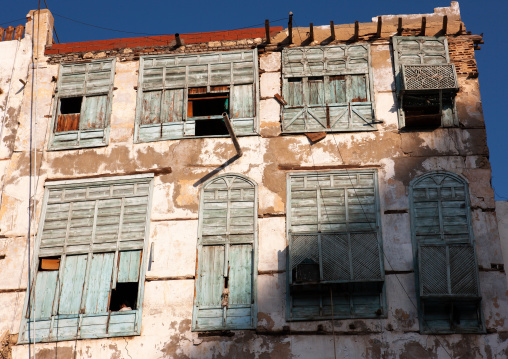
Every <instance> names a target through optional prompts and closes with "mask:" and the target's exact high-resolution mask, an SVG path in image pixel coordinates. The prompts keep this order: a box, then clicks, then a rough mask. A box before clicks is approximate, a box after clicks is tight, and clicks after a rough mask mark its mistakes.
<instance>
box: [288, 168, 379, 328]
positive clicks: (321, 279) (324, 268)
mask: <svg viewBox="0 0 508 359" xmlns="http://www.w3.org/2000/svg"><path fill="white" fill-rule="evenodd" d="M287 227H288V247H289V251H288V253H289V255H288V305H287V317H288V319H289V320H319V319H329V318H332V317H333V318H337V319H338V318H379V317H382V316H385V315H386V304H385V294H384V267H383V254H382V253H383V251H382V241H381V231H380V227H379V200H378V193H377V175H376V172H375V171H370V170H367V171H347V172H346V171H340V172H322V173H295V174H290V175H289V176H288V226H287Z"/></svg>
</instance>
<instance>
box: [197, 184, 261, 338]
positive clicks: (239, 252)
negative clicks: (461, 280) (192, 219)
mask: <svg viewBox="0 0 508 359" xmlns="http://www.w3.org/2000/svg"><path fill="white" fill-rule="evenodd" d="M256 218H257V201H256V187H255V184H254V183H253V182H252V181H250V180H248V179H246V178H244V177H243V176H240V175H225V176H221V177H218V178H216V179H213V180H212V181H210V182H208V183H206V184H205V185H204V187H203V190H202V192H201V204H200V222H199V231H200V237H199V242H198V275H197V279H196V298H195V302H194V314H193V323H192V326H193V329H194V330H217V329H249V328H253V327H254V321H255V320H256V319H255V318H256V287H255V285H256V241H257V229H256V226H257V224H256Z"/></svg>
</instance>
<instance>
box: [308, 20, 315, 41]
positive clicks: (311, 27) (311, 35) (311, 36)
mask: <svg viewBox="0 0 508 359" xmlns="http://www.w3.org/2000/svg"><path fill="white" fill-rule="evenodd" d="M309 40H310V41H314V24H313V23H310V25H309Z"/></svg>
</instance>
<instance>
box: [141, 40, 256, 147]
mask: <svg viewBox="0 0 508 359" xmlns="http://www.w3.org/2000/svg"><path fill="white" fill-rule="evenodd" d="M235 55H238V56H241V57H242V59H243V58H244V57H246V56H252V62H251V61H250V60H247V59H243V60H241V59H233V60H228V58H230V57H231V56H235ZM193 57H196V58H197V60H196V63H190V62H189V61H191V60H189V59H192V58H193ZM207 57H208V58H210V59H211V58H213V57H215V58H217V60H213V59H211V60H210V59H209V60H202V59H205V58H207ZM150 62H151V63H152V64H153V65H149V64H150ZM246 63H249V64H251V65H252V74H253V78H252V80H239V79H236V76H239V75H237V74H236V72H235V71H238V70H236V69H235V66H236V65H235V64H238V65H239V66H240V65H242V64H243V65H245V64H246ZM221 64H224V65H225V66H227V65H228V64H229V65H230V66H231V69H230V76H231V78H230V80H228V81H227V83H222V82H221V83H220V84H219V83H214V80H212V77H213V76H214V75H213V69H212V67H213V66H215V65H221ZM150 66H152V67H150ZM196 66H197V67H199V66H202V67H207V70H205V69H204V70H203V71H204V73H206V72H207V73H208V74H207V81H206V82H205V83H201V84H199V85H196V84H193V83H192V81H194V80H190V79H191V78H193V77H192V76H191V73H190V72H191V68H192V67H196ZM145 67H146V68H145ZM258 68H259V66H258V52H257V49H253V50H243V51H231V52H214V53H200V54H181V55H152V56H142V57H141V58H140V61H139V77H138V85H137V98H136V120H135V126H134V143H144V142H153V141H164V140H172V139H184V138H200V137H228V136H229V134H221V135H205V136H196V135H195V123H196V121H206V120H207V119H221V120H222V116H204V117H187V111H188V103H189V89H191V88H196V87H206V89H207V92H206V93H208V94H212V93H214V91H213V88H214V87H217V86H219V87H220V86H228V88H229V89H228V91H227V92H228V93H229V117H230V119H231V122H232V125H233V129H234V130H235V134H236V135H237V136H252V135H258V134H259V69H258ZM157 69H159V71H160V74H159V75H160V76H161V78H160V80H159V81H158V82H157V83H156V84H148V85H147V84H146V83H145V80H144V79H145V77H146V76H145V75H146V74H145V73H146V72H149V71H152V70H157ZM170 70H171V71H174V72H175V73H176V72H177V71H180V72H181V76H182V78H183V79H180V80H179V81H180V82H175V83H171V82H170V81H171V80H168V78H169V79H170V78H171V76H174V73H170ZM194 75H195V73H194ZM242 86H252V98H251V101H252V109H251V110H252V115H253V116H249V117H239V118H235V116H234V115H233V113H234V112H236V111H237V109H236V107H238V109H239V110H242V108H241V106H240V105H241V102H240V101H237V100H235V97H236V96H238V94H237V93H236V92H235V91H237V90H238V91H241V87H242ZM148 87H149V88H148ZM179 90H181V91H183V92H182V94H181V95H180V96H181V97H182V99H181V101H182V105H181V112H182V113H181V114H180V116H181V121H166V118H168V116H169V113H170V110H169V109H168V108H167V106H165V105H164V103H163V101H164V100H163V99H164V96H165V95H164V94H165V93H166V92H168V91H174V92H175V91H179ZM152 91H153V92H161V96H160V98H161V100H160V101H161V103H160V105H159V110H158V111H159V116H158V118H159V120H158V122H154V123H151V124H143V123H142V116H143V111H144V110H143V106H144V103H143V101H144V100H143V96H144V94H145V93H148V92H152ZM237 105H238V106H237ZM161 118H163V119H164V120H163V121H161Z"/></svg>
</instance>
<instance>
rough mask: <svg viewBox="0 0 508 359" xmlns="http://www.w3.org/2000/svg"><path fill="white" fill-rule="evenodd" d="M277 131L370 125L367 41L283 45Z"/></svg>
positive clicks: (367, 127) (361, 128)
mask: <svg viewBox="0 0 508 359" xmlns="http://www.w3.org/2000/svg"><path fill="white" fill-rule="evenodd" d="M282 75H283V79H282V81H283V82H282V87H283V97H284V99H285V101H286V102H287V105H284V108H283V111H282V132H285V133H292V132H297V133H302V132H323V131H326V132H330V131H372V130H376V125H375V123H374V99H373V91H372V74H371V67H370V45H369V44H355V45H339V46H330V47H325V46H323V47H300V48H285V49H284V50H283V52H282Z"/></svg>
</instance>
